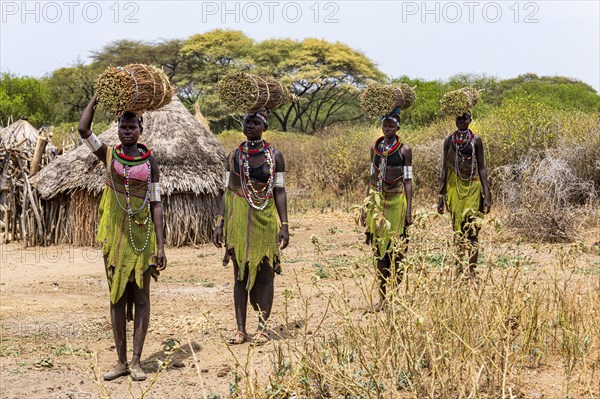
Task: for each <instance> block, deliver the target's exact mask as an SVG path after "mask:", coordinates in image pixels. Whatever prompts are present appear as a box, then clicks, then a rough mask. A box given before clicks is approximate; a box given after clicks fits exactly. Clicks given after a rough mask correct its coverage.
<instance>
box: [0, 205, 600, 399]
mask: <svg viewBox="0 0 600 399" xmlns="http://www.w3.org/2000/svg"><path fill="white" fill-rule="evenodd" d="M290 219H291V221H292V222H291V226H290V227H291V233H292V236H291V244H290V248H289V249H287V250H286V251H285V261H284V263H283V268H284V271H283V274H282V275H281V276H277V277H276V282H275V285H276V288H275V289H276V292H275V304H274V310H273V316H272V319H271V325H272V327H273V329H274V331H276V332H277V331H280V332H283V331H284V330H286V329H284V328H283V327H290V323H291V328H292V329H293V328H294V327H301V326H302V323H303V321H302V320H290V319H289V318H287V319H286V315H285V314H284V306H283V305H282V298H283V297H284V296H285V292H286V290H294V289H296V288H295V287H297V285H299V286H300V287H302V288H304V289H306V290H307V292H310V287H311V284H313V283H314V281H315V278H318V279H321V281H322V282H323V283H324V285H326V286H327V287H329V288H330V289H336V285H337V284H339V281H338V280H336V279H335V278H332V277H331V276H326V275H324V274H323V273H321V272H320V271H319V269H318V267H317V268H316V267H315V262H314V260H315V256H316V255H315V247H316V245H320V244H319V243H320V242H326V243H327V245H323V246H322V248H320V249H321V250H322V251H323V253H324V254H325V255H326V256H339V257H340V259H342V260H343V259H344V258H348V259H351V258H352V259H360V257H361V256H364V253H365V247H364V245H363V246H361V245H360V243H361V241H362V240H363V235H362V233H361V230H359V229H357V228H356V226H355V224H354V219H353V215H352V214H350V213H345V212H333V211H328V210H326V211H324V212H319V211H309V212H308V213H297V212H296V213H292V214H291V217H290ZM442 222H443V221H442ZM440 231H442V232H443V234H448V235H449V234H450V228H449V225H448V226H446V224H444V227H443V228H440ZM597 233H598V232H597V231H594V232H590V233H589V234H588V235H586V237H587V238H586V243H585V245H590V243H591V242H593V241H592V240H594V237H595V236H597ZM588 236H589V237H588ZM544 248H545V249H543V250H541V251H540V252H539V253H542V254H544V253H548V254H549V253H550V252H551V250H552V248H551V246H546V247H544ZM222 256H223V250H218V249H217V248H215V247H214V246H213V245H212V244H206V245H202V246H200V247H198V248H193V247H186V248H167V257H168V259H169V266H168V268H167V270H166V271H165V272H163V274H162V275H161V277H160V279H159V282H158V283H155V282H152V288H151V303H152V317H151V321H150V330H149V333H148V336H147V338H146V345H145V347H144V353H143V356H142V359H143V366H144V368H145V369H146V371H148V373H149V379H148V380H147V381H145V382H143V383H140V384H138V383H133V384H132V385H131V386H129V383H128V380H127V378H120V379H117V380H115V381H111V382H102V384H99V383H98V381H100V379H99V376H101V374H102V373H103V372H105V371H106V370H107V369H109V368H111V367H112V366H113V365H114V363H115V361H116V352H115V349H114V342H113V338H112V332H111V327H110V319H109V314H108V301H109V299H108V288H107V283H106V278H105V274H104V268H103V262H102V259H101V256H100V253H99V251H98V250H97V249H93V248H74V247H69V246H59V247H49V248H28V249H21V248H20V247H19V245H18V244H13V243H11V244H8V245H3V246H1V247H0V264H1V267H0V284H1V285H0V333H1V341H0V397H2V398H78V399H79V398H98V397H107V396H110V397H112V398H129V397H140V395H141V394H142V392H143V391H144V390H145V389H146V388H147V387H149V386H151V385H152V384H153V385H152V386H151V389H150V391H149V392H148V393H146V395H145V396H144V397H145V398H198V397H208V398H217V397H220V398H226V397H229V389H230V386H231V384H233V382H234V376H233V373H232V367H235V362H236V361H235V359H236V358H237V359H238V360H239V361H246V359H247V357H250V360H249V362H250V363H251V364H252V365H253V366H252V367H253V369H254V370H255V371H256V373H258V374H261V373H267V371H268V369H269V365H270V362H271V359H272V356H273V352H274V348H275V345H276V343H277V340H278V339H293V336H288V337H285V334H283V335H284V337H283V338H276V339H275V340H274V341H273V342H271V343H269V344H267V345H265V346H263V347H260V348H253V347H251V346H250V345H249V344H244V345H240V346H235V347H229V348H228V347H227V346H226V345H225V344H224V341H225V340H226V339H227V338H229V337H231V336H232V335H233V333H234V332H235V319H234V310H233V300H232V290H233V286H232V280H233V273H232V269H231V266H229V267H228V268H223V266H222V262H221V258H222ZM540 256H543V255H540ZM586 262H587V263H588V265H587V266H586V267H590V268H600V262H599V261H598V256H597V255H596V254H593V255H590V258H589V259H588V261H586ZM369 266H370V265H369V264H368V263H367V264H365V265H364V266H360V267H364V268H365V269H368V268H369ZM323 301H324V299H323ZM313 305H314V306H315V308H314V309H313V310H314V312H313V315H312V317H318V315H319V299H318V298H317V299H315V302H313ZM353 306H355V307H356V309H357V314H359V312H360V311H361V307H365V308H366V305H365V304H360V303H356V304H354V305H353ZM365 317H368V316H365ZM256 324H257V323H256V318H255V315H254V313H253V312H252V311H251V309H250V307H249V317H248V331H249V332H252V331H255V328H256ZM131 330H132V324H131V323H129V324H128V333H131ZM169 340H177V341H179V342H180V343H181V347H182V349H183V350H181V351H178V352H177V353H176V354H175V355H174V356H173V358H172V359H171V361H170V364H169V367H168V368H167V369H166V371H163V372H162V373H159V374H157V370H158V362H157V361H159V360H162V359H165V358H166V357H167V355H165V353H164V346H165V345H167V346H168V345H169V342H170V341H169ZM171 342H172V341H171ZM191 349H193V350H191ZM128 350H129V352H130V353H131V334H130V335H129V341H128ZM130 356H131V355H130ZM194 356H196V357H197V361H195V360H194ZM536 373H537V374H536V375H535V376H529V377H526V379H529V380H531V389H529V390H528V393H529V394H528V395H529V397H531V398H542V397H543V398H559V397H562V396H563V395H562V394H561V393H562V389H563V387H564V381H563V376H562V370H561V368H560V365H558V364H557V365H552V364H547V365H546V366H544V367H541V368H540V369H538V370H537V371H536ZM153 380H154V381H153ZM129 390H131V393H130V392H129ZM103 395H104V396H103ZM217 395H218V396H217Z"/></svg>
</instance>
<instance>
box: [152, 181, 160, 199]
mask: <svg viewBox="0 0 600 399" xmlns="http://www.w3.org/2000/svg"><path fill="white" fill-rule="evenodd" d="M150 202H160V183H158V182H157V183H150Z"/></svg>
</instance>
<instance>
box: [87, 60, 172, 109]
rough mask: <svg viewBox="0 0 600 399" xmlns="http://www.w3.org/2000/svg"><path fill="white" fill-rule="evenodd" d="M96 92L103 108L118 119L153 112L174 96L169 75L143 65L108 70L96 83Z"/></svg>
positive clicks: (130, 65)
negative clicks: (129, 112)
mask: <svg viewBox="0 0 600 399" xmlns="http://www.w3.org/2000/svg"><path fill="white" fill-rule="evenodd" d="M95 90H96V95H97V96H98V102H99V103H100V105H102V106H103V107H104V108H105V109H106V110H107V111H109V112H111V113H113V114H115V115H121V114H122V113H123V112H124V111H131V112H134V113H136V114H137V115H141V114H143V113H144V112H146V111H154V110H156V109H159V108H161V107H163V106H164V105H166V104H168V103H169V102H171V97H172V96H173V89H172V88H171V84H170V83H169V78H168V77H167V75H165V73H164V72H163V71H162V70H160V69H158V68H156V67H154V66H151V65H143V64H129V65H125V66H124V67H108V68H106V70H105V71H104V72H103V73H102V74H101V75H100V76H99V77H98V79H97V80H96V85H95Z"/></svg>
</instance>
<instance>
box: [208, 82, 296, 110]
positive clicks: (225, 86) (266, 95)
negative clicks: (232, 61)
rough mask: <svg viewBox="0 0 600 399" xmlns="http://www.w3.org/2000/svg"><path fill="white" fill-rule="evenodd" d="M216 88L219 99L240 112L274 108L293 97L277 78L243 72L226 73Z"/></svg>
mask: <svg viewBox="0 0 600 399" xmlns="http://www.w3.org/2000/svg"><path fill="white" fill-rule="evenodd" d="M217 90H218V92H219V98H220V99H221V101H223V102H224V103H225V104H226V105H227V106H228V107H230V108H232V109H234V110H236V111H241V112H248V111H256V110H259V109H262V108H267V109H269V110H274V109H276V108H278V107H280V106H282V105H283V104H285V103H286V102H288V101H290V100H292V99H293V97H292V95H291V94H290V92H289V90H288V89H287V88H286V87H285V86H284V85H282V84H281V83H279V82H278V81H277V80H275V79H273V78H270V77H260V76H256V75H251V74H249V73H245V72H233V73H230V74H228V75H226V76H225V77H223V78H222V79H221V80H220V81H219V83H218V85H217Z"/></svg>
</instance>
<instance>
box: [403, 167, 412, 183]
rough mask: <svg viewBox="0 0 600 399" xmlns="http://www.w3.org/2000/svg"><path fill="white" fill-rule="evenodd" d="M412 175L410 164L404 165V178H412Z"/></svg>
mask: <svg viewBox="0 0 600 399" xmlns="http://www.w3.org/2000/svg"><path fill="white" fill-rule="evenodd" d="M412 178H413V175H412V166H405V167H404V180H412Z"/></svg>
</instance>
